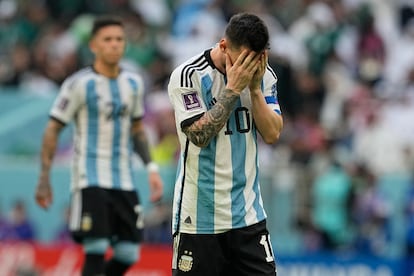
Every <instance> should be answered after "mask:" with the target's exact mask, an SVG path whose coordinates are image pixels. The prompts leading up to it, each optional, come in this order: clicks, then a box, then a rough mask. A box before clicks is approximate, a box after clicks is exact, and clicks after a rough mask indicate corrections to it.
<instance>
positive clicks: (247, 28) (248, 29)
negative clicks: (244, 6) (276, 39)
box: [225, 13, 269, 52]
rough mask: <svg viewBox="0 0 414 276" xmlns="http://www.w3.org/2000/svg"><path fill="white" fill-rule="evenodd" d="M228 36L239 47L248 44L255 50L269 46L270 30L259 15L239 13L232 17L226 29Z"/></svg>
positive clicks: (261, 49)
mask: <svg viewBox="0 0 414 276" xmlns="http://www.w3.org/2000/svg"><path fill="white" fill-rule="evenodd" d="M225 35H226V37H227V38H228V39H229V40H230V42H231V44H232V45H233V46H235V47H237V48H239V47H240V46H246V47H248V48H249V49H250V50H253V51H255V52H261V51H263V50H265V49H267V48H269V31H268V29H267V26H266V25H265V23H264V22H263V20H261V19H260V18H259V17H258V16H256V15H254V14H249V13H238V14H235V15H233V16H232V17H231V18H230V22H229V24H228V25H227V28H226V31H225Z"/></svg>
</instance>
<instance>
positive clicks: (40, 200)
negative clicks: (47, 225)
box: [36, 197, 50, 209]
mask: <svg viewBox="0 0 414 276" xmlns="http://www.w3.org/2000/svg"><path fill="white" fill-rule="evenodd" d="M36 202H37V204H38V205H39V206H40V207H42V208H43V209H47V208H48V207H49V205H50V200H49V199H47V198H43V197H39V198H36Z"/></svg>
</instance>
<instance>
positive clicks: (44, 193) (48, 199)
mask: <svg viewBox="0 0 414 276" xmlns="http://www.w3.org/2000/svg"><path fill="white" fill-rule="evenodd" d="M35 199H36V203H37V204H38V205H39V206H40V207H42V208H43V209H47V208H48V207H49V206H50V204H52V200H53V195H52V187H51V185H50V182H49V179H40V180H39V183H38V184H37V186H36V191H35Z"/></svg>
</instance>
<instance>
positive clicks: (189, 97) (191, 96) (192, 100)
mask: <svg viewBox="0 0 414 276" xmlns="http://www.w3.org/2000/svg"><path fill="white" fill-rule="evenodd" d="M182 96H183V102H184V106H185V109H186V110H191V109H196V108H200V107H201V102H200V99H199V98H198V95H197V92H196V91H193V92H189V93H185V94H183V95H182Z"/></svg>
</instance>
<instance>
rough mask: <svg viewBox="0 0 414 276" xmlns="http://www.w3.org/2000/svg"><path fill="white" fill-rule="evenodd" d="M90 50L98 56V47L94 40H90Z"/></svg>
mask: <svg viewBox="0 0 414 276" xmlns="http://www.w3.org/2000/svg"><path fill="white" fill-rule="evenodd" d="M89 49H90V50H91V52H92V53H93V54H96V45H95V41H94V39H91V40H89Z"/></svg>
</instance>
